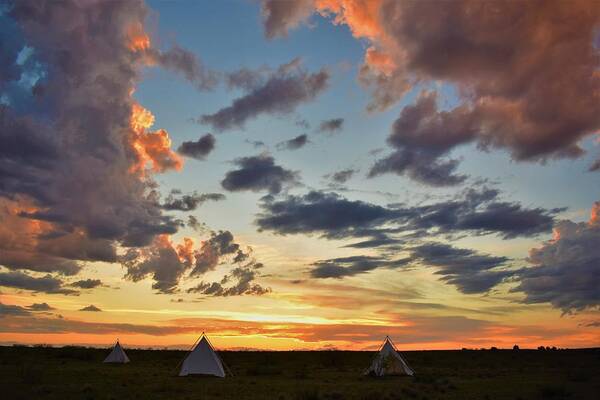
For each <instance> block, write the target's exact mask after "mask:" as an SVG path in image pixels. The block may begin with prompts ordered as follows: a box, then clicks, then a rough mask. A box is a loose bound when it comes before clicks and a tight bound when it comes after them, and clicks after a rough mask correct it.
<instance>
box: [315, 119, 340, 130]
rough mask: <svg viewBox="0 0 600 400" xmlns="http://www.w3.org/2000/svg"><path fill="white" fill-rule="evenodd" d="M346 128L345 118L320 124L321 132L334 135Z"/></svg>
mask: <svg viewBox="0 0 600 400" xmlns="http://www.w3.org/2000/svg"><path fill="white" fill-rule="evenodd" d="M343 126H344V118H334V119H328V120H325V121H321V123H320V124H319V132H321V133H329V134H334V133H338V132H340V131H341V130H342V127H343Z"/></svg>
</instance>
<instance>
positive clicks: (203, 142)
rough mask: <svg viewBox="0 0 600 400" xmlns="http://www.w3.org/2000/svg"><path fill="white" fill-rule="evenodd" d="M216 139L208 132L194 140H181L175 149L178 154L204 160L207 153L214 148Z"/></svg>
mask: <svg viewBox="0 0 600 400" xmlns="http://www.w3.org/2000/svg"><path fill="white" fill-rule="evenodd" d="M215 143H216V139H215V137H214V136H213V135H211V134H210V133H207V134H206V135H204V136H202V137H201V138H200V139H198V140H197V141H195V142H183V143H181V145H180V146H179V148H178V149H177V151H178V152H179V153H180V154H183V155H184V156H186V157H191V158H195V159H196V160H204V159H205V158H206V156H207V155H208V154H210V152H211V151H213V150H214V148H215Z"/></svg>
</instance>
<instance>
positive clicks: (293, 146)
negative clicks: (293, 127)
mask: <svg viewBox="0 0 600 400" xmlns="http://www.w3.org/2000/svg"><path fill="white" fill-rule="evenodd" d="M308 142H309V140H308V135H306V134H302V135H299V136H296V137H295V138H293V139H290V140H285V141H283V142H279V143H277V146H276V147H277V150H298V149H300V148H302V147H304V146H305V145H306V144H307V143H308Z"/></svg>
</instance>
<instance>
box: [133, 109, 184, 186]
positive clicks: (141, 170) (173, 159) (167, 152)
mask: <svg viewBox="0 0 600 400" xmlns="http://www.w3.org/2000/svg"><path fill="white" fill-rule="evenodd" d="M153 124H154V115H152V113H151V112H150V111H149V110H147V109H145V108H144V107H142V106H141V105H140V104H138V103H136V102H133V103H132V106H131V117H130V128H131V134H130V136H129V138H130V146H131V148H132V149H133V150H134V152H135V155H136V159H137V161H136V162H135V163H134V164H133V165H131V167H130V169H129V171H130V172H131V173H134V174H139V175H141V176H144V175H145V171H146V168H147V166H148V165H150V167H151V170H152V171H153V172H156V173H158V172H165V171H168V170H171V169H174V170H177V171H179V170H181V168H182V167H183V159H182V158H181V157H180V156H179V155H178V154H177V153H175V152H174V151H173V150H171V139H170V138H169V133H168V132H167V131H166V130H164V129H159V130H157V131H154V132H152V131H149V128H150V127H152V125H153Z"/></svg>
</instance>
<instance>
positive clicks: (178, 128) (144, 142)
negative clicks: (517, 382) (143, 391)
mask: <svg viewBox="0 0 600 400" xmlns="http://www.w3.org/2000/svg"><path fill="white" fill-rule="evenodd" d="M599 101H600V6H599V5H598V4H596V3H593V2H585V1H572V2H560V1H557V2H555V1H544V2H528V3H526V4H523V3H514V2H495V1H492V2H479V1H455V2H448V3H441V4H440V3H437V2H397V1H391V0H364V1H359V0H298V1H295V2H288V1H274V0H262V1H242V0H235V1H234V0H226V1H218V2H217V1H204V2H191V1H146V2H144V1H142V0H131V1H127V2H124V1H123V2H108V1H99V0H97V1H76V0H72V1H64V2H56V1H17V2H13V1H10V0H3V1H2V2H0V142H1V143H2V145H1V146H0V321H1V323H0V343H2V344H12V343H22V344H40V343H43V344H50V345H70V344H78V345H90V346H107V345H109V344H111V343H113V342H114V341H115V340H116V339H117V338H119V340H120V341H121V343H123V344H124V345H125V346H128V347H152V348H164V347H170V348H189V346H190V345H191V344H193V343H194V342H195V340H196V338H197V337H198V336H199V334H201V333H202V332H206V333H207V334H208V335H209V336H210V337H211V341H212V342H213V343H214V344H215V346H216V347H217V348H220V349H272V350H296V349H311V350H316V349H333V348H335V349H351V350H363V349H375V348H377V347H378V346H379V345H380V343H381V342H382V340H383V338H384V337H385V336H386V335H389V336H391V337H392V338H393V339H394V341H395V343H396V344H397V345H398V347H399V348H401V349H404V350H413V349H457V348H483V347H486V348H488V347H491V346H496V347H512V346H513V345H514V344H518V345H519V346H520V347H522V348H527V347H529V348H534V347H537V346H540V345H546V346H558V347H572V348H580V347H594V346H598V345H600V330H599V329H600V313H599V311H600V289H599V288H600V246H598V245H599V244H600V191H599V183H600V147H599V145H600V136H599V133H600V113H598V104H600V103H599Z"/></svg>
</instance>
